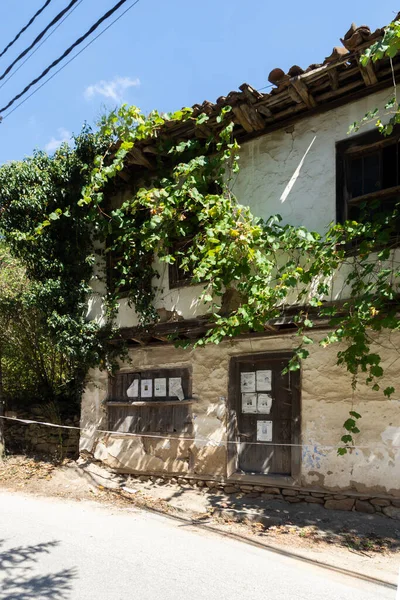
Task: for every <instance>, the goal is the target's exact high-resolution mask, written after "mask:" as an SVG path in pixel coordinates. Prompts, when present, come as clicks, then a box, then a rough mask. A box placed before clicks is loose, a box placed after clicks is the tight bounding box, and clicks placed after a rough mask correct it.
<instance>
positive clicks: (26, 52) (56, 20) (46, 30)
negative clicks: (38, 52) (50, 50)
mask: <svg viewBox="0 0 400 600" xmlns="http://www.w3.org/2000/svg"><path fill="white" fill-rule="evenodd" d="M77 2H78V0H71V2H70V3H69V4H68V6H66V7H65V8H64V9H63V10H62V11H61V12H59V13H58V15H56V16H55V17H54V19H52V21H51V22H50V23H49V24H48V25H47V27H45V28H44V29H43V31H41V32H40V33H39V35H38V36H37V37H36V38H35V39H34V40H33V42H32V44H31V45H30V46H28V48H25V50H24V51H23V52H21V54H19V56H17V58H16V59H15V60H14V61H13V62H12V63H11V65H9V66H8V67H7V69H6V70H5V71H4V73H2V74H1V75H0V81H1V80H2V79H4V77H5V76H6V75H8V73H9V72H10V71H11V69H12V68H13V67H14V65H16V64H17V62H19V61H20V60H21V59H22V58H24V56H26V55H27V54H28V52H30V50H32V48H33V47H34V46H36V44H37V43H38V42H40V40H41V39H42V37H43V36H44V35H46V33H47V32H48V30H49V29H50V28H51V27H53V25H55V24H56V23H57V22H58V21H59V20H60V19H62V17H63V16H64V15H65V13H66V12H68V11H69V9H70V8H72V7H73V5H74V4H76V3H77Z"/></svg>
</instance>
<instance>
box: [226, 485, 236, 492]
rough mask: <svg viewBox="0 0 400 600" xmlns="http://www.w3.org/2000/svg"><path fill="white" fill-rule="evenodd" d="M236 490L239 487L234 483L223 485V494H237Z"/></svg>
mask: <svg viewBox="0 0 400 600" xmlns="http://www.w3.org/2000/svg"><path fill="white" fill-rule="evenodd" d="M238 491H239V488H238V487H236V486H235V485H227V486H225V487H224V492H225V494H237V493H238Z"/></svg>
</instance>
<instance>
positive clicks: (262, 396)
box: [230, 354, 300, 476]
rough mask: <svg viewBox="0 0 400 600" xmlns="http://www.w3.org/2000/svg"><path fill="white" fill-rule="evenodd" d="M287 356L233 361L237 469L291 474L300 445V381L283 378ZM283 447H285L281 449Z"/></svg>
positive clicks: (294, 375) (293, 375)
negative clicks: (296, 448) (297, 448)
mask: <svg viewBox="0 0 400 600" xmlns="http://www.w3.org/2000/svg"><path fill="white" fill-rule="evenodd" d="M289 359H290V355H287V354H285V355H282V354H281V355H268V354H263V355H252V356H248V357H246V356H243V357H236V358H234V359H232V361H233V364H232V365H231V373H230V376H231V382H230V391H231V394H230V395H231V407H232V408H233V409H234V412H235V416H236V419H235V420H236V423H235V425H236V426H235V427H234V430H235V432H234V435H235V437H236V440H237V441H238V442H240V443H238V444H237V446H236V447H237V456H236V461H237V470H238V471H239V472H242V473H248V474H251V473H253V474H268V475H289V476H290V475H292V474H293V473H292V472H293V462H294V460H297V454H298V453H297V451H294V449H293V448H292V447H291V446H290V444H295V443H297V442H298V441H299V426H300V414H299V385H298V382H299V376H298V373H293V372H288V373H286V374H282V371H283V369H284V368H285V367H286V366H287V364H288V361H289ZM285 444H288V445H285Z"/></svg>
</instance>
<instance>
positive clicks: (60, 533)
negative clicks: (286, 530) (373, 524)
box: [0, 492, 396, 600]
mask: <svg viewBox="0 0 400 600" xmlns="http://www.w3.org/2000/svg"><path fill="white" fill-rule="evenodd" d="M0 519H1V521H0V522H1V529H0V600H28V599H32V598H35V600H92V599H93V600H349V599H351V600H377V599H379V600H386V599H390V600H394V598H395V596H396V592H395V591H394V590H393V589H389V588H385V587H382V586H375V585H372V584H370V583H366V582H364V581H360V580H357V579H353V578H350V577H344V576H342V575H337V574H335V573H332V572H330V571H328V570H326V569H322V568H320V567H317V566H312V565H307V564H305V563H303V562H298V561H296V560H295V559H292V558H286V557H282V556H280V555H277V554H275V553H273V552H270V551H268V550H263V549H260V548H256V547H254V546H251V545H248V544H245V543H241V542H239V541H236V540H232V539H230V538H227V537H223V536H220V535H218V534H213V533H211V532H208V531H205V530H204V529H203V530H201V529H198V528H195V527H193V526H191V525H189V526H188V525H186V524H184V523H182V522H179V521H175V520H172V519H169V518H167V517H163V516H158V515H153V514H151V513H147V512H144V511H139V510H137V509H128V510H127V509H125V510H121V509H117V508H112V507H107V506H102V505H99V504H96V503H94V502H93V503H91V502H81V503H80V502H72V501H66V500H58V499H54V498H49V499H47V498H46V499H44V498H38V497H34V496H25V495H22V494H15V493H11V492H0Z"/></svg>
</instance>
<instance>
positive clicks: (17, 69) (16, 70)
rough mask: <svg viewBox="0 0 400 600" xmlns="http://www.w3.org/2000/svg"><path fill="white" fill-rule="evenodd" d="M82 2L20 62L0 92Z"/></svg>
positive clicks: (2, 85)
mask: <svg viewBox="0 0 400 600" xmlns="http://www.w3.org/2000/svg"><path fill="white" fill-rule="evenodd" d="M50 1H51V0H50ZM82 2H83V0H79V2H78V4H75V6H74V7H73V8H72V10H70V11H69V12H68V13H67V14H66V15H65V17H64V18H63V19H62V20H61V21H60V22H59V24H58V25H57V26H56V27H54V29H53V30H52V31H50V33H49V35H47V36H46V37H45V38H44V40H42V41H41V42H40V44H39V45H38V46H36V48H35V49H34V51H33V52H32V53H31V54H29V56H27V57H26V59H25V60H24V61H23V62H22V63H21V64H20V65H19V67H17V68H16V69H15V71H13V72H12V73H11V75H10V76H9V77H7V79H6V80H5V81H4V82H3V83H2V84H1V85H0V90H1V89H2V88H3V87H4V86H5V85H6V83H7V82H8V81H10V79H11V78H12V77H14V75H16V74H17V73H18V71H19V70H20V69H22V67H23V66H24V64H25V63H27V62H28V60H30V59H31V58H32V56H33V55H34V54H36V52H37V51H38V50H39V49H40V48H41V47H42V46H43V44H44V43H45V42H47V40H48V39H49V38H50V37H51V36H52V35H53V33H55V32H56V31H57V29H58V28H59V27H61V25H62V24H63V23H64V21H66V20H67V19H68V17H69V16H70V15H72V13H73V12H74V10H76V9H77V8H78V6H79V5H80V4H82Z"/></svg>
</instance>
